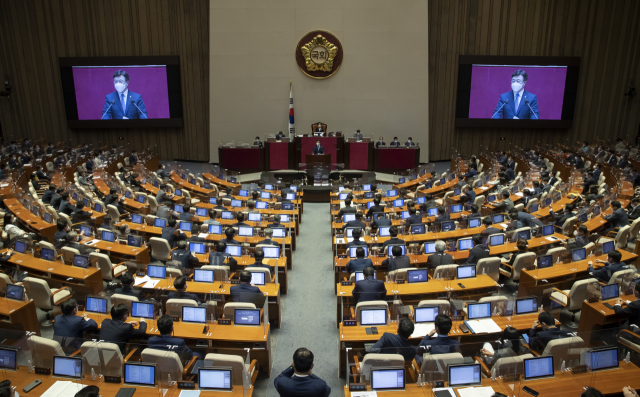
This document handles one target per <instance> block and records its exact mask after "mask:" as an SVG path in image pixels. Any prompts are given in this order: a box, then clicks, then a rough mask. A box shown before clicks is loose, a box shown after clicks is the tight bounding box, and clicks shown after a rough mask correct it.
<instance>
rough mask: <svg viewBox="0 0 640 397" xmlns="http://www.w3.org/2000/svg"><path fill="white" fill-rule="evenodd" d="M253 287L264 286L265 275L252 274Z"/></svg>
mask: <svg viewBox="0 0 640 397" xmlns="http://www.w3.org/2000/svg"><path fill="white" fill-rule="evenodd" d="M250 284H251V285H264V273H260V272H251V283H250Z"/></svg>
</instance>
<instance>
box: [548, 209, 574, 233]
mask: <svg viewBox="0 0 640 397" xmlns="http://www.w3.org/2000/svg"><path fill="white" fill-rule="evenodd" d="M574 208H575V207H574V205H573V204H571V203H569V204H567V205H566V206H565V207H564V212H563V213H562V214H556V213H554V212H553V209H552V208H549V213H550V214H551V216H553V217H554V218H555V220H556V226H558V227H560V228H561V227H562V225H564V223H565V222H566V221H567V219H569V218H572V217H573V216H574V215H573V209H574Z"/></svg>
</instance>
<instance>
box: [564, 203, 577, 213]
mask: <svg viewBox="0 0 640 397" xmlns="http://www.w3.org/2000/svg"><path fill="white" fill-rule="evenodd" d="M564 209H565V211H566V212H571V211H573V210H574V209H575V206H574V205H573V204H571V203H570V204H567V206H566V207H564Z"/></svg>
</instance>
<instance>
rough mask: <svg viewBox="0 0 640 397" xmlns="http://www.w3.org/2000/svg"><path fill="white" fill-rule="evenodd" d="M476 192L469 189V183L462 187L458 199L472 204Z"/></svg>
mask: <svg viewBox="0 0 640 397" xmlns="http://www.w3.org/2000/svg"><path fill="white" fill-rule="evenodd" d="M476 196H477V195H476V192H475V191H474V190H473V189H471V187H470V186H469V185H466V186H465V187H464V188H462V194H461V195H460V201H461V202H463V203H465V204H469V205H472V204H473V203H474V202H475V201H476Z"/></svg>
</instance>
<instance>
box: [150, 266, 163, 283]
mask: <svg viewBox="0 0 640 397" xmlns="http://www.w3.org/2000/svg"><path fill="white" fill-rule="evenodd" d="M165 271H166V268H165V267H164V266H157V265H148V266H147V276H149V277H151V278H159V279H162V280H164V279H165V277H166V273H165Z"/></svg>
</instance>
